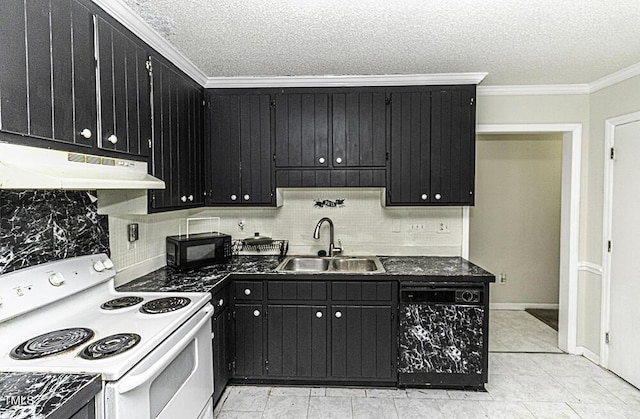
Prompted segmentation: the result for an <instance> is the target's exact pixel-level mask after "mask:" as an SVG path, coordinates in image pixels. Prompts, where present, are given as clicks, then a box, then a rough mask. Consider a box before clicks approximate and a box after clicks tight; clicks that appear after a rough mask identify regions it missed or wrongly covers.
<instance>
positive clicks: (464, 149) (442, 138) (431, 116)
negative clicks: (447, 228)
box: [387, 86, 475, 205]
mask: <svg viewBox="0 0 640 419" xmlns="http://www.w3.org/2000/svg"><path fill="white" fill-rule="evenodd" d="M474 101H475V86H452V87H442V88H440V87H432V88H428V89H423V90H420V91H406V92H404V91H400V92H393V93H391V129H390V141H389V144H390V152H389V155H390V160H389V162H388V167H387V205H473V203H474V195H473V193H474V168H475V106H474Z"/></svg>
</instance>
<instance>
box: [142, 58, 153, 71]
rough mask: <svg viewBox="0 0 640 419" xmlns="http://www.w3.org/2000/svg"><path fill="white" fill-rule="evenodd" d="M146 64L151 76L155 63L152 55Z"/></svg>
mask: <svg viewBox="0 0 640 419" xmlns="http://www.w3.org/2000/svg"><path fill="white" fill-rule="evenodd" d="M144 65H145V67H146V68H147V72H148V73H149V75H150V76H151V75H152V74H153V64H152V63H151V56H149V57H148V58H147V61H145V63H144Z"/></svg>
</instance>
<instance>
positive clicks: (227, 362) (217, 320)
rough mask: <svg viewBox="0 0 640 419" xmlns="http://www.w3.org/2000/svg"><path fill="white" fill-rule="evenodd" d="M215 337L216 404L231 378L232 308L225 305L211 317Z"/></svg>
mask: <svg viewBox="0 0 640 419" xmlns="http://www.w3.org/2000/svg"><path fill="white" fill-rule="evenodd" d="M211 332H212V333H213V337H212V340H211V344H212V346H213V403H214V404H216V403H217V402H218V400H220V397H221V396H222V392H223V391H224V388H225V387H226V386H227V383H228V382H229V379H230V378H231V353H230V349H231V348H230V345H229V343H230V342H229V340H230V338H231V310H230V309H229V307H228V306H227V307H225V308H224V309H222V310H221V311H220V312H219V313H216V314H214V316H213V318H212V319H211Z"/></svg>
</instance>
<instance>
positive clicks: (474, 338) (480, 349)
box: [398, 286, 487, 389]
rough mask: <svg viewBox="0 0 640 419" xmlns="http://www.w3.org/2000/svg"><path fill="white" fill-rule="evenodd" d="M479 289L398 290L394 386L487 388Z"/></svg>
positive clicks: (421, 288)
mask: <svg viewBox="0 0 640 419" xmlns="http://www.w3.org/2000/svg"><path fill="white" fill-rule="evenodd" d="M483 297H484V290H483V288H482V287H442V286H403V287H401V288H400V310H399V343H400V345H399V346H400V348H399V349H400V351H399V354H398V356H399V369H398V383H399V385H401V386H408V387H435V388H476V389H483V388H484V383H486V378H487V374H486V370H487V351H486V347H485V346H486V329H485V327H486V322H485V316H486V312H485V311H486V307H485V300H484V298H483Z"/></svg>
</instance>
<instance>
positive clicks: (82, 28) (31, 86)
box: [0, 0, 96, 146]
mask: <svg viewBox="0 0 640 419" xmlns="http://www.w3.org/2000/svg"><path fill="white" fill-rule="evenodd" d="M2 8H3V10H2V13H1V14H0V56H1V57H2V62H1V63H0V98H1V99H0V115H1V120H0V127H1V129H2V130H3V131H7V132H13V133H18V134H25V135H29V136H32V137H38V138H42V139H47V140H56V141H58V142H62V143H69V144H75V145H84V146H91V145H93V144H94V138H95V133H96V96H95V95H96V89H95V63H94V53H93V51H94V47H93V37H94V32H93V15H92V14H91V12H89V10H88V9H87V8H85V7H84V6H82V5H81V4H79V3H77V2H76V1H73V0H60V1H55V2H43V1H22V0H9V1H5V2H3V5H2ZM83 130H87V131H85V135H86V137H88V138H86V137H84V136H82V135H80V133H81V132H83Z"/></svg>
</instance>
